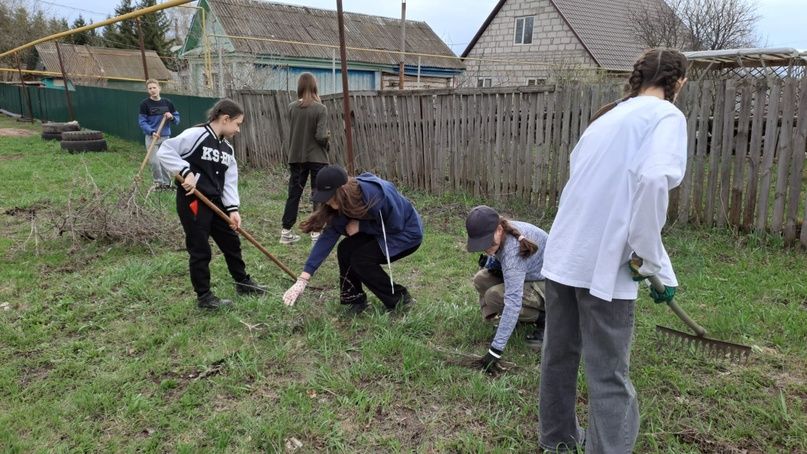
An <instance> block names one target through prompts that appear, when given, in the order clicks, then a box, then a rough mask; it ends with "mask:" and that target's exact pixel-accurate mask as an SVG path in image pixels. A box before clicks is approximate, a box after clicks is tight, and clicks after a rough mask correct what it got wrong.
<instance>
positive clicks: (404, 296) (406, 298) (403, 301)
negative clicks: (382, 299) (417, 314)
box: [385, 289, 415, 312]
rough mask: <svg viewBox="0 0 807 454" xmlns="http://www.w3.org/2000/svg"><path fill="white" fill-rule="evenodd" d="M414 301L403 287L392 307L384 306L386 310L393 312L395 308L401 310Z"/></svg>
mask: <svg viewBox="0 0 807 454" xmlns="http://www.w3.org/2000/svg"><path fill="white" fill-rule="evenodd" d="M414 302H415V300H414V299H413V298H412V295H410V294H409V291H408V290H406V289H403V291H402V292H401V297H400V298H399V299H398V302H397V303H395V306H392V307H389V306H385V307H386V309H387V312H393V311H396V310H403V309H404V308H406V307H407V306H409V305H410V304H412V303H414Z"/></svg>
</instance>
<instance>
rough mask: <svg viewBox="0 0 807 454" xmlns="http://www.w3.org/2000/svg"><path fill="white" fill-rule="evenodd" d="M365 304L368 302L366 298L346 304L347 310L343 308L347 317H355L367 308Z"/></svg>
mask: <svg viewBox="0 0 807 454" xmlns="http://www.w3.org/2000/svg"><path fill="white" fill-rule="evenodd" d="M367 306H368V304H367V300H366V299H365V300H362V301H359V302H358V303H353V304H350V305H348V308H347V310H345V315H346V316H347V317H356V316H358V315H359V314H361V313H362V312H364V310H365V309H367Z"/></svg>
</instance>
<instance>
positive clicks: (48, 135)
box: [42, 132, 62, 140]
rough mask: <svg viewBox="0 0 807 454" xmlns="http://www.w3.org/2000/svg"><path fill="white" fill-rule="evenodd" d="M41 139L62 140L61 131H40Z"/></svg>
mask: <svg viewBox="0 0 807 454" xmlns="http://www.w3.org/2000/svg"><path fill="white" fill-rule="evenodd" d="M42 139H43V140H62V133H61V132H43V133H42Z"/></svg>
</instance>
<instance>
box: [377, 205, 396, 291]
mask: <svg viewBox="0 0 807 454" xmlns="http://www.w3.org/2000/svg"><path fill="white" fill-rule="evenodd" d="M378 216H379V217H380V218H381V234H382V235H384V251H385V252H386V256H387V267H388V268H389V285H390V287H391V288H392V294H393V295H394V294H395V284H394V283H393V281H392V262H391V261H390V259H389V246H388V245H387V228H386V227H385V226H384V215H383V214H381V211H380V210H379V212H378Z"/></svg>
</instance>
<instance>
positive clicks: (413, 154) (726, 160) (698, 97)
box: [231, 79, 807, 246]
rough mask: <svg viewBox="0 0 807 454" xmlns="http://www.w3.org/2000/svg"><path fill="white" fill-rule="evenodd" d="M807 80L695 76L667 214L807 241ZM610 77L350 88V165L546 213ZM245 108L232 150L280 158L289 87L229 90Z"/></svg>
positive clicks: (254, 157)
mask: <svg viewBox="0 0 807 454" xmlns="http://www.w3.org/2000/svg"><path fill="white" fill-rule="evenodd" d="M805 93H807V79H787V80H784V81H781V80H770V81H768V80H742V81H737V80H726V81H702V82H690V83H689V84H687V87H686V88H685V90H684V92H683V93H682V94H681V96H680V97H679V100H678V105H679V107H680V108H681V110H682V111H683V112H684V113H685V115H686V117H687V122H688V133H689V144H688V149H689V153H688V154H689V156H688V164H687V167H688V168H687V174H686V178H685V179H684V182H683V183H682V185H681V187H680V188H679V189H677V190H675V191H674V192H673V194H672V195H671V203H670V211H669V216H670V219H671V220H677V221H678V222H682V223H693V224H697V225H709V226H712V225H714V226H731V227H733V228H737V229H741V230H744V231H751V230H756V231H770V232H775V233H781V234H783V235H784V237H785V239H786V241H787V242H788V243H789V244H793V243H795V242H796V241H800V243H801V244H802V245H804V246H807V223H805V221H804V210H805V205H807V200H803V199H804V197H805V194H807V191H805V190H804V189H805V182H804V179H803V172H804V158H805V152H806V151H807V145H806V143H805V139H807V96H805V95H804V94H805ZM620 94H621V87H619V86H616V85H613V84H610V85H589V86H579V85H575V86H571V85H570V86H559V87H524V88H518V89H513V88H509V89H458V90H426V91H403V92H399V91H385V92H359V93H353V94H351V106H352V115H353V138H354V155H355V166H356V168H357V169H360V170H369V171H373V172H375V173H378V174H379V175H381V176H383V177H385V178H388V179H391V180H394V181H397V182H398V183H400V184H403V185H405V186H407V187H411V188H417V189H421V190H425V191H429V192H432V193H435V194H440V193H443V192H446V191H466V192H469V193H472V194H474V195H475V196H479V197H484V198H490V199H492V200H493V201H494V202H492V203H501V202H503V201H506V200H507V199H509V198H519V199H521V200H524V201H527V202H529V203H530V204H532V205H534V206H535V207H536V208H538V209H545V210H553V209H555V208H556V207H557V204H558V200H559V197H560V193H561V191H562V189H563V186H564V184H565V183H566V181H567V179H568V174H569V154H570V153H571V151H572V150H573V148H574V146H575V144H576V143H577V140H578V139H579V137H580V135H581V134H582V132H583V131H584V130H585V128H586V127H587V126H588V122H589V119H590V117H591V115H592V114H593V113H594V112H596V110H597V109H598V108H599V107H600V106H601V105H602V104H604V103H606V102H608V101H611V100H614V99H617V98H619V97H620ZM231 95H232V96H233V97H234V98H235V99H237V100H238V101H240V102H241V103H242V104H243V105H244V107H245V110H246V112H247V119H246V122H245V126H244V127H243V128H242V135H241V136H240V137H239V138H238V139H237V140H236V149H237V150H236V151H237V154H238V156H240V159H241V160H242V161H244V160H245V161H246V162H247V163H248V165H251V166H256V167H269V166H274V165H277V164H282V163H284V162H286V161H285V160H286V156H287V150H286V145H285V140H286V138H287V137H288V130H289V119H288V114H287V107H288V104H289V103H290V102H291V101H292V100H293V93H287V92H256V91H239V92H234V93H232V94H231ZM323 103H324V104H325V105H326V106H327V107H328V123H329V128H330V130H331V131H332V139H333V140H332V147H331V151H330V155H331V156H332V159H333V161H334V162H338V163H341V164H344V157H345V155H346V152H345V150H344V142H345V141H344V129H343V128H344V126H343V124H344V123H343V109H342V98H341V96H339V95H332V96H328V97H325V98H323Z"/></svg>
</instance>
